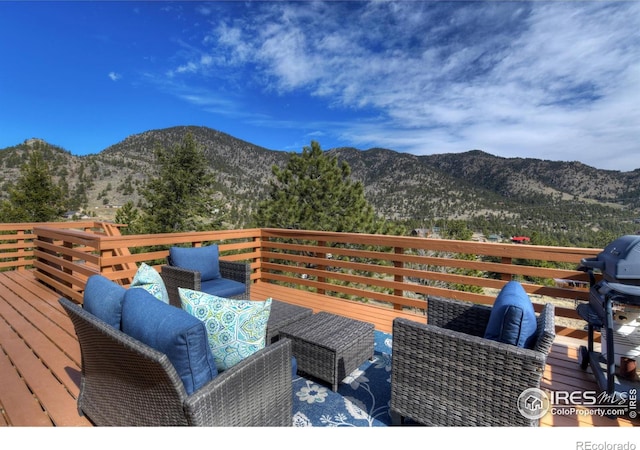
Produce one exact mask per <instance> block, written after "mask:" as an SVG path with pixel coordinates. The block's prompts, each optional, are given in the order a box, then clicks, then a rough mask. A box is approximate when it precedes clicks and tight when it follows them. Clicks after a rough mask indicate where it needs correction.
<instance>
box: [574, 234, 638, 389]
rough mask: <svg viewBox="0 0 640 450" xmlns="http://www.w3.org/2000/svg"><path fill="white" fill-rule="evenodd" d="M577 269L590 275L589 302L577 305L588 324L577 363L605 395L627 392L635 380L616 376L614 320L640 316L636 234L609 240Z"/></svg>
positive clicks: (634, 318)
mask: <svg viewBox="0 0 640 450" xmlns="http://www.w3.org/2000/svg"><path fill="white" fill-rule="evenodd" d="M578 269H579V270H583V271H585V272H587V273H588V274H589V278H590V289H589V303H588V304H587V303H585V304H581V305H579V306H578V308H577V310H578V313H579V315H580V316H581V317H582V318H583V319H584V320H586V321H587V325H588V341H587V347H581V348H580V358H581V361H580V366H581V367H582V369H586V368H587V367H588V366H591V369H592V371H593V373H594V374H595V375H596V379H597V382H598V386H599V387H600V389H602V390H606V391H607V394H609V395H612V396H613V395H614V394H615V393H622V392H629V389H631V388H637V382H635V381H633V380H626V379H622V378H621V377H620V376H617V375H616V360H615V348H614V344H615V342H614V335H615V330H614V319H617V320H624V321H627V322H629V321H634V320H636V319H638V317H640V235H627V236H622V237H620V238H618V239H616V240H614V241H612V242H611V243H609V244H608V245H607V246H606V247H605V248H604V250H603V251H602V252H600V253H599V254H598V255H597V256H596V257H595V258H584V259H583V260H582V261H581V264H580V266H579V267H578ZM633 323H635V322H633ZM595 331H600V332H601V333H602V336H603V337H604V339H603V340H604V341H605V342H601V349H602V351H601V352H596V351H594V345H593V344H594V339H593V333H594V332H595ZM638 332H640V328H638ZM632 383H633V384H634V385H633V386H630V384H632Z"/></svg>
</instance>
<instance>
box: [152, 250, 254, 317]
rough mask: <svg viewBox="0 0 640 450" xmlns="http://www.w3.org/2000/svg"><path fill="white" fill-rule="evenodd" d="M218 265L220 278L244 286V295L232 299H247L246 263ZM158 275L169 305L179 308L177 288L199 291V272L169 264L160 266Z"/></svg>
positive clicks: (248, 288)
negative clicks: (164, 287) (163, 285)
mask: <svg viewBox="0 0 640 450" xmlns="http://www.w3.org/2000/svg"><path fill="white" fill-rule="evenodd" d="M219 264H220V275H221V276H222V278H226V279H228V280H234V281H238V282H240V283H243V284H244V285H245V286H246V291H245V292H244V293H242V294H239V295H236V296H233V297H232V298H236V299H249V293H250V289H251V266H250V265H249V264H247V263H243V262H238V261H225V260H223V259H221V260H219ZM160 275H161V276H162V280H163V281H164V284H165V286H166V288H167V293H168V294H169V303H171V304H172V305H173V306H177V307H178V308H180V307H181V302H180V294H179V293H178V288H179V287H181V288H184V289H191V290H194V291H199V290H200V288H201V286H202V280H201V276H200V272H198V271H194V270H188V269H184V268H181V267H177V266H172V265H171V264H170V263H168V264H166V265H163V266H162V268H161V271H160Z"/></svg>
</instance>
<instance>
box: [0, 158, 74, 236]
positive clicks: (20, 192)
mask: <svg viewBox="0 0 640 450" xmlns="http://www.w3.org/2000/svg"><path fill="white" fill-rule="evenodd" d="M64 209H65V202H64V198H63V194H62V190H61V189H60V187H59V186H58V185H57V184H56V183H54V182H53V179H52V177H51V173H50V172H49V168H48V166H47V164H46V162H45V161H44V159H43V157H42V152H41V151H40V150H34V151H33V152H31V154H30V155H29V160H28V161H27V162H26V163H25V164H24V165H23V166H22V167H21V169H20V176H19V178H18V180H17V181H16V183H15V185H14V186H12V187H10V188H9V198H8V199H7V200H5V201H4V202H3V203H2V205H1V207H0V218H1V221H2V222H11V223H16V222H51V221H55V220H59V218H60V216H61V215H62V213H63V212H64Z"/></svg>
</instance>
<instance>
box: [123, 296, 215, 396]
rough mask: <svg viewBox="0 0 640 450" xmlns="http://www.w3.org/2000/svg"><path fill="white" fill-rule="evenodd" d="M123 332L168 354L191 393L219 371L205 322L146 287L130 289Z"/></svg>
mask: <svg viewBox="0 0 640 450" xmlns="http://www.w3.org/2000/svg"><path fill="white" fill-rule="evenodd" d="M122 331H123V332H125V333H126V334H128V335H129V336H131V337H133V338H134V339H137V340H139V341H141V342H143V343H145V344H147V345H148V346H149V347H152V348H154V349H156V350H158V351H160V352H162V353H164V354H166V355H167V357H168V358H169V361H171V364H173V367H175V369H176V372H178V375H180V378H181V379H182V383H183V384H184V388H185V390H186V391H187V394H189V395H190V394H192V393H194V392H196V391H197V390H198V389H200V388H201V387H202V386H204V385H205V384H207V383H208V382H209V381H211V380H212V379H213V378H214V377H215V376H216V375H217V374H218V371H217V369H216V363H215V360H214V359H213V354H212V353H211V348H210V347H209V341H208V340H207V330H206V328H205V326H204V323H202V321H201V320H198V319H196V318H195V317H193V316H192V315H191V314H189V313H187V312H186V311H183V310H182V309H180V308H176V307H174V306H171V305H168V304H166V303H163V302H161V301H158V299H157V298H155V297H154V296H153V295H152V294H150V293H149V292H147V291H145V290H144V289H129V290H127V292H126V294H125V296H124V302H123V304H122Z"/></svg>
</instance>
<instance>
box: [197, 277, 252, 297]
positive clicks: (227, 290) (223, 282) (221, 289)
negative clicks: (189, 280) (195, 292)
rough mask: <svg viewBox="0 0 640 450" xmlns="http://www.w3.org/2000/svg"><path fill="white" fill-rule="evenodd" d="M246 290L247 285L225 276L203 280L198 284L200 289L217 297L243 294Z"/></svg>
mask: <svg viewBox="0 0 640 450" xmlns="http://www.w3.org/2000/svg"><path fill="white" fill-rule="evenodd" d="M246 290H247V286H245V284H244V283H240V282H239V281H235V280H229V279H227V278H216V279H214V280H208V281H203V282H202V284H201V286H200V291H202V292H206V293H207V294H211V295H216V296H218V297H235V296H236V295H240V294H244V293H245V292H246Z"/></svg>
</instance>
